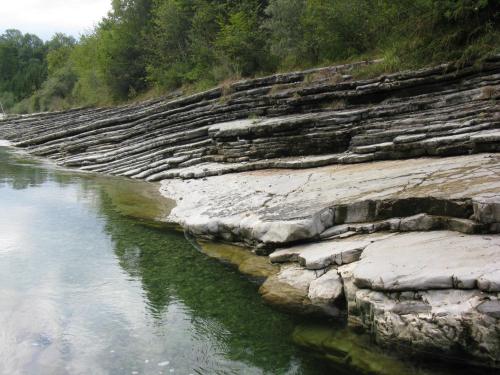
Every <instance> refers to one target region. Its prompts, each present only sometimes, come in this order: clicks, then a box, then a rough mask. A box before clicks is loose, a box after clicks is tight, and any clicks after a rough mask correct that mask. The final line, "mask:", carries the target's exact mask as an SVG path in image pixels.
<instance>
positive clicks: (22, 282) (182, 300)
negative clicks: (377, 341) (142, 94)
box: [0, 147, 326, 375]
mask: <svg viewBox="0 0 500 375" xmlns="http://www.w3.org/2000/svg"><path fill="white" fill-rule="evenodd" d="M120 189H121V190H120ZM117 191H118V192H119V193H120V194H121V199H122V201H123V200H124V201H126V200H127V199H126V197H127V195H126V193H127V188H126V187H125V188H124V186H123V180H118V179H105V178H102V177H93V176H90V175H85V174H77V173H74V172H68V171H64V170H60V169H59V170H58V169H56V168H54V167H52V166H50V165H47V164H43V163H37V162H34V161H30V160H29V159H26V158H23V157H22V156H20V155H18V154H14V153H13V152H12V151H9V150H8V149H7V148H3V147H0V210H1V211H0V374H6V375H7V374H9V375H15V374H50V375H57V374H93V375H99V374H162V373H163V374H171V373H174V374H262V373H269V374H317V373H322V372H323V371H326V370H324V365H325V364H324V363H322V362H319V361H318V360H315V359H313V358H312V357H308V356H307V355H306V354H305V353H303V352H301V351H300V350H299V349H298V348H297V347H295V346H294V345H293V344H292V343H291V340H290V335H291V333H292V331H293V328H294V326H295V322H294V321H293V320H292V318H291V317H289V316H287V315H284V314H281V313H278V312H276V311H274V310H272V309H271V308H269V307H267V306H266V305H264V304H263V303H262V300H261V299H260V297H259V295H258V293H257V287H258V286H257V285H256V284H254V283H252V282H250V281H249V280H248V279H246V278H244V277H242V276H241V275H239V274H238V273H237V272H236V271H235V270H234V269H233V268H231V267H229V266H227V265H224V264H221V263H220V262H219V261H217V260H214V259H210V258H208V257H207V256H205V255H204V254H202V253H200V252H198V251H197V250H195V249H194V248H193V247H192V246H191V245H190V243H189V242H188V241H186V240H185V238H184V236H183V235H182V234H180V233H176V232H173V231H171V232H168V231H167V232H166V231H165V230H159V229H155V228H152V227H149V226H146V225H144V223H141V221H140V220H137V219H131V218H129V217H126V216H124V215H123V214H122V212H119V211H118V210H117V208H116V205H115V204H114V203H113V199H114V198H116V194H117V193H116V192H117ZM131 196H133V195H131ZM131 199H132V198H131ZM125 203H126V202H125ZM131 207H133V202H132V203H131Z"/></svg>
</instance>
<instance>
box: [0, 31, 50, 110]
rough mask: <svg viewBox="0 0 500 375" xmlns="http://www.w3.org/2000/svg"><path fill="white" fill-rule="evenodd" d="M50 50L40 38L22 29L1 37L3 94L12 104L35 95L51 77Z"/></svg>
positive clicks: (1, 87)
mask: <svg viewBox="0 0 500 375" xmlns="http://www.w3.org/2000/svg"><path fill="white" fill-rule="evenodd" d="M46 51H47V48H46V46H45V44H44V43H43V41H42V40H41V39H40V38H38V37H37V36H36V35H33V34H22V33H21V32H20V31H18V30H7V31H5V33H3V34H2V35H0V95H1V96H2V97H4V98H9V99H8V100H7V102H8V104H9V105H10V104H11V102H13V101H19V100H22V99H24V98H26V97H28V96H29V95H31V94H32V93H33V92H34V91H35V90H37V89H38V88H40V86H41V85H42V83H43V81H44V80H45V79H46V78H47V64H46V61H45V57H46ZM4 100H5V99H4ZM4 105H5V104H4Z"/></svg>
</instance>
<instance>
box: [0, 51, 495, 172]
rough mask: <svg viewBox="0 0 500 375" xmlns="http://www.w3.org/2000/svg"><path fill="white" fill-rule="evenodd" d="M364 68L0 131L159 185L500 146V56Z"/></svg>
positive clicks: (72, 160)
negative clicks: (399, 68)
mask: <svg viewBox="0 0 500 375" xmlns="http://www.w3.org/2000/svg"><path fill="white" fill-rule="evenodd" d="M358 65H359V64H358ZM356 67H357V65H356V64H354V65H343V66H336V67H330V68H323V69H316V70H310V71H305V72H295V73H288V74H278V75H274V76H269V77H264V78H260V79H254V80H247V81H240V82H236V83H234V84H232V85H228V86H226V87H220V88H217V89H213V90H210V91H207V92H203V93H200V94H195V95H191V96H188V97H181V98H177V99H173V100H172V99H164V100H161V99H160V100H154V101H149V102H144V103H140V104H134V105H128V106H123V107H118V108H99V109H85V108H81V109H75V110H72V111H67V112H59V113H44V114H36V115H32V116H23V117H21V118H17V119H16V118H11V119H7V120H6V121H2V122H0V137H1V138H6V139H9V140H11V141H13V142H14V143H15V144H16V145H17V146H18V147H24V148H26V149H27V150H28V151H29V152H31V153H33V154H35V155H39V156H45V157H49V158H52V159H54V160H56V161H57V162H58V163H60V164H62V165H65V166H72V167H80V168H82V169H85V170H90V171H96V172H105V173H111V174H117V175H124V176H130V177H134V178H142V179H147V180H150V181H154V180H161V179H166V178H174V177H182V178H197V177H206V176H209V175H218V174H223V173H230V172H235V171H247V170H256V169H267V168H274V167H279V168H304V167H314V166H320V165H327V164H344V163H359V162H366V161H373V160H386V159H403V158H404V159H406V158H412V157H417V156H418V157H420V156H429V155H430V156H436V155H437V156H449V155H461V154H469V153H477V152H496V151H498V144H499V143H498V140H499V137H500V134H499V124H500V117H499V112H498V107H497V105H496V100H497V99H498V97H499V95H500V90H499V87H500V86H499V84H500V56H497V57H492V58H491V59H490V60H488V61H485V62H484V63H483V65H482V66H481V67H466V68H463V69H461V70H456V68H453V67H452V66H450V65H446V64H445V65H441V66H437V67H433V68H426V69H422V70H418V71H411V72H403V73H397V74H390V75H385V76H381V77H378V78H374V79H368V80H354V79H352V77H351V76H350V75H349V73H350V71H351V70H353V69H355V68H356Z"/></svg>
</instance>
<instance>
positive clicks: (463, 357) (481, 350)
mask: <svg viewBox="0 0 500 375" xmlns="http://www.w3.org/2000/svg"><path fill="white" fill-rule="evenodd" d="M355 303H356V309H354V311H355V312H356V314H357V319H358V322H361V324H362V326H363V327H365V328H366V329H367V330H368V331H369V332H371V333H372V335H373V337H374V339H375V341H376V342H377V343H378V344H379V345H382V346H385V347H396V348H398V349H399V350H400V351H403V352H405V351H406V352H408V353H433V355H435V356H439V355H440V354H442V355H445V356H446V357H447V358H448V359H449V360H455V361H460V362H465V361H467V362H469V363H474V364H477V365H480V366H490V367H500V361H499V358H500V319H499V313H498V306H499V296H498V293H493V294H491V293H484V292H481V291H478V290H430V291H419V292H413V293H406V294H403V293H381V292H377V291H371V290H366V289H360V290H358V291H357V292H356V297H355Z"/></svg>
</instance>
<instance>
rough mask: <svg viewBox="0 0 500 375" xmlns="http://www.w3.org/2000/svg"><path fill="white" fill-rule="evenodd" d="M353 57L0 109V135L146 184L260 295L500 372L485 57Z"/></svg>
mask: <svg viewBox="0 0 500 375" xmlns="http://www.w3.org/2000/svg"><path fill="white" fill-rule="evenodd" d="M359 65H362V64H352V65H343V66H337V67H329V68H323V69H316V70H310V71H305V72H295V73H288V74H279V75H274V76H269V77H265V78H260V79H254V80H247V81H240V82H236V83H234V84H232V85H228V86H227V87H220V88H217V89H214V90H210V91H207V92H204V93H200V94H196V95H192V96H188V97H179V98H175V99H159V100H154V101H148V102H144V103H140V104H134V105H128V106H122V107H118V108H99V109H75V110H72V111H66V112H59V113H44V114H35V115H31V116H23V117H16V118H8V119H6V120H3V121H0V138H4V139H7V140H9V141H11V142H12V143H13V144H14V145H15V146H17V147H21V148H24V149H25V150H27V151H28V152H30V153H31V154H34V155H38V156H44V157H48V158H51V159H53V160H55V161H56V162H58V163H59V164H61V165H64V166H71V167H78V168H81V169H82V170H86V171H94V172H102V173H109V174H116V175H122V176H128V177H133V178H138V179H145V180H148V181H157V180H161V181H162V182H161V193H162V194H163V195H164V196H167V197H169V198H172V199H175V201H176V202H177V205H176V207H175V208H174V209H173V210H172V212H171V213H170V215H169V217H167V218H165V220H166V221H170V222H175V223H179V224H181V225H182V226H183V227H184V228H185V230H186V231H187V232H189V233H190V234H192V235H194V236H195V237H198V238H204V239H209V240H223V241H226V242H231V243H237V244H244V245H245V246H247V247H250V248H252V249H253V250H254V252H253V254H252V253H250V252H246V250H242V249H241V248H234V247H231V246H225V247H213V246H211V245H209V244H206V243H204V244H202V248H203V249H204V251H206V252H207V253H209V254H212V255H213V256H217V257H219V258H221V259H224V260H225V261H228V262H231V263H234V264H236V265H238V267H239V269H240V270H241V272H243V273H246V274H250V275H253V276H256V277H258V278H261V279H264V280H265V281H264V282H263V284H262V286H261V289H260V291H261V293H262V295H263V298H265V299H266V301H268V302H269V303H271V304H273V305H276V306H278V307H280V308H284V309H287V310H291V311H294V312H299V313H302V314H313V315H322V316H329V317H334V318H336V319H339V320H346V321H347V322H348V324H349V325H350V326H352V327H356V328H360V329H364V330H365V331H367V332H369V333H370V334H371V335H372V336H373V338H374V339H375V341H376V342H377V343H379V344H380V345H381V346H386V347H391V348H397V349H399V350H403V351H409V352H412V353H431V354H434V355H435V354H441V355H442V356H444V357H447V358H451V359H457V358H460V359H462V360H466V361H468V362H470V363H474V364H479V365H483V366H489V367H496V368H500V235H499V233H500V153H498V152H499V151H500V105H499V103H498V99H499V98H500V56H496V57H492V58H491V59H490V60H488V61H486V62H485V63H484V64H483V65H482V66H480V67H475V66H470V67H465V68H463V69H461V70H458V71H457V70H456V69H452V68H451V66H449V65H442V66H438V67H434V68H427V69H422V70H419V71H411V72H402V73H397V74H392V75H387V76H382V77H378V78H375V79H370V80H354V79H353V78H352V77H351V72H352V71H353V70H355V69H359ZM256 254H258V255H261V256H257V255H256Z"/></svg>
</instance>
